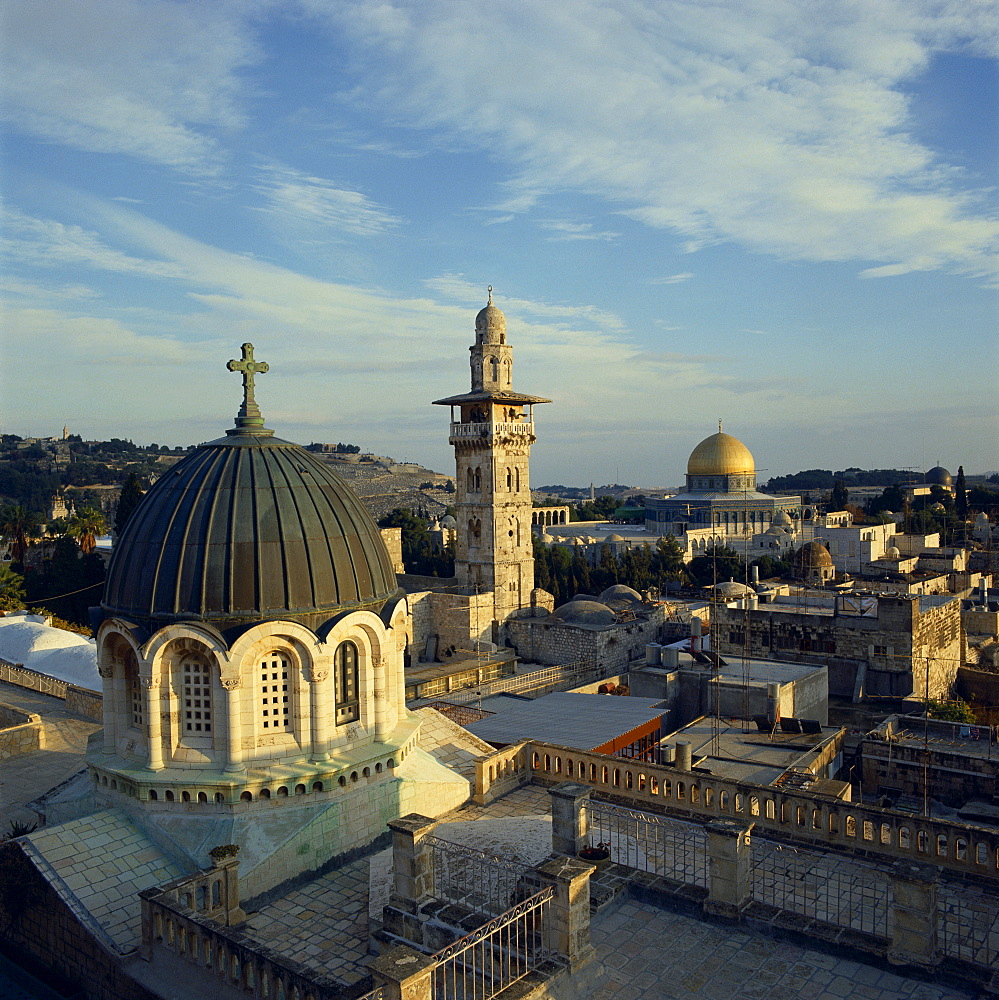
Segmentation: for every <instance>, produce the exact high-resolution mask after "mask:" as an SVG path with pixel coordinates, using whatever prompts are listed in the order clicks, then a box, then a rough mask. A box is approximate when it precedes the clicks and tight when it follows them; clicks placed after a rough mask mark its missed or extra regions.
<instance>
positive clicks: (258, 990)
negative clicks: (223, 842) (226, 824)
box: [139, 859, 343, 1000]
mask: <svg viewBox="0 0 999 1000" xmlns="http://www.w3.org/2000/svg"><path fill="white" fill-rule="evenodd" d="M238 866H239V862H238V861H236V860H235V859H231V860H227V861H223V862H222V863H221V864H219V865H218V867H216V868H211V869H208V870H206V871H202V872H198V873H197V874H195V875H192V876H188V877H185V878H181V879H177V880H175V881H173V882H169V883H167V884H166V885H162V886H155V887H152V888H149V889H144V890H143V891H142V892H140V893H139V897H140V899H141V900H142V948H141V951H140V954H141V955H142V957H143V958H144V959H145V960H146V961H147V962H155V959H156V955H157V953H158V952H160V951H163V952H166V953H169V954H171V955H173V956H174V957H176V958H179V959H181V960H183V961H187V962H190V963H191V964H192V965H195V966H197V967H199V968H201V969H205V970H209V971H210V972H212V973H214V974H215V975H216V976H217V977H218V978H219V979H220V980H222V981H223V982H225V983H227V984H228V985H229V986H231V987H233V988H235V989H237V990H242V991H243V992H245V993H246V995H247V996H251V997H254V998H257V1000H264V998H270V1000H274V998H275V997H284V998H286V1000H339V998H340V997H342V995H343V983H341V982H339V981H338V980H336V979H334V978H333V977H332V976H324V975H322V974H320V973H317V972H315V971H313V970H311V969H308V968H306V967H305V966H304V965H301V964H299V963H298V962H295V961H293V960H291V959H283V958H280V957H279V956H278V955H277V954H276V953H273V952H270V951H267V952H264V951H262V950H261V948H260V945H259V943H257V942H255V941H253V939H252V938H249V937H247V936H245V935H244V934H243V933H242V932H241V931H240V930H239V929H238V927H237V926H236V925H238V924H239V923H240V922H242V920H243V919H245V917H244V914H243V911H242V909H241V908H240V906H239V882H238Z"/></svg>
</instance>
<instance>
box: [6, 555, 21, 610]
mask: <svg viewBox="0 0 999 1000" xmlns="http://www.w3.org/2000/svg"><path fill="white" fill-rule="evenodd" d="M22 607H24V577H23V576H21V574H20V573H15V572H14V570H12V569H11V567H10V563H0V609H2V610H4V611H14V610H15V609H17V608H22Z"/></svg>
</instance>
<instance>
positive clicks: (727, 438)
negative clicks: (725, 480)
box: [687, 431, 756, 476]
mask: <svg viewBox="0 0 999 1000" xmlns="http://www.w3.org/2000/svg"><path fill="white" fill-rule="evenodd" d="M755 470H756V462H755V461H754V459H753V455H752V453H751V452H750V450H749V449H748V448H747V447H746V446H745V445H744V444H743V443H742V442H741V441H740V440H739V439H738V438H734V437H732V435H731V434H725V433H723V432H722V431H719V432H718V433H717V434H712V435H711V437H707V438H705V439H704V440H703V441H702V442H701V443H700V444H699V445H698V446H697V447H696V448H695V449H694V450H693V451H692V452H691V453H690V458H688V459H687V475H688V476H730V475H739V474H741V473H752V472H754V471H755Z"/></svg>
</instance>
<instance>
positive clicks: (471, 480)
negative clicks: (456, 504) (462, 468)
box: [465, 469, 475, 493]
mask: <svg viewBox="0 0 999 1000" xmlns="http://www.w3.org/2000/svg"><path fill="white" fill-rule="evenodd" d="M467 473H468V474H467V476H466V477H465V480H466V489H467V490H468V492H469V493H473V492H474V491H475V475H474V473H473V472H472V470H471V469H468V470H467Z"/></svg>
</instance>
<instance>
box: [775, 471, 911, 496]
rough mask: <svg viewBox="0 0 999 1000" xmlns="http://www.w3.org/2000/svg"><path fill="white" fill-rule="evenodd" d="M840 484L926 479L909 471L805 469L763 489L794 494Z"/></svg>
mask: <svg viewBox="0 0 999 1000" xmlns="http://www.w3.org/2000/svg"><path fill="white" fill-rule="evenodd" d="M837 480H842V482H844V483H845V484H846V486H847V488H849V487H851V486H894V485H895V484H896V483H906V484H908V483H918V482H922V480H923V477H922V475H921V474H920V473H918V472H912V471H911V470H909V469H843V470H841V471H839V472H833V471H832V470H830V469H805V470H804V471H802V472H795V473H792V474H791V475H789V476H774V477H773V478H772V479H771V480H769V481H768V482H766V483H763V484H762V485H763V488H764V489H766V490H771V491H784V492H787V491H791V490H831V489H832V488H833V486H834V485H835V484H836V481H837Z"/></svg>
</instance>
